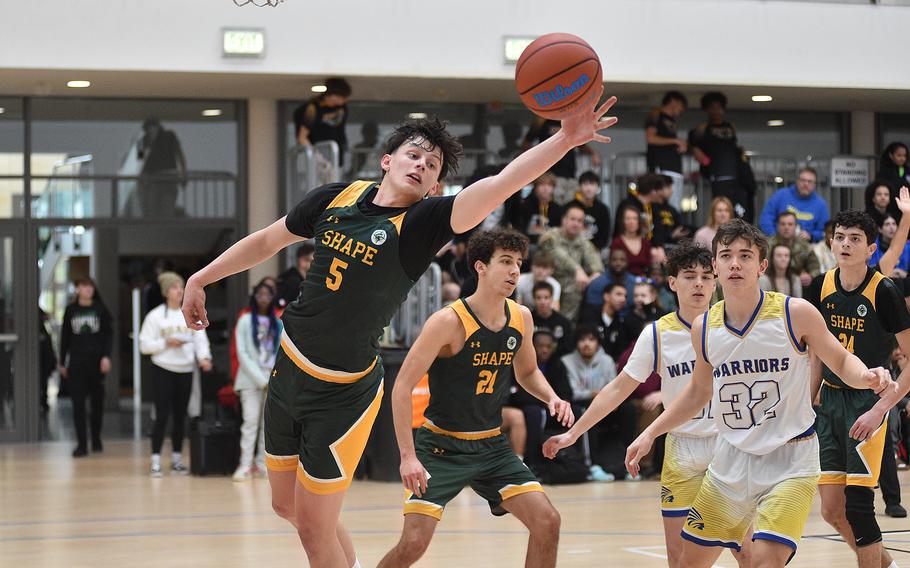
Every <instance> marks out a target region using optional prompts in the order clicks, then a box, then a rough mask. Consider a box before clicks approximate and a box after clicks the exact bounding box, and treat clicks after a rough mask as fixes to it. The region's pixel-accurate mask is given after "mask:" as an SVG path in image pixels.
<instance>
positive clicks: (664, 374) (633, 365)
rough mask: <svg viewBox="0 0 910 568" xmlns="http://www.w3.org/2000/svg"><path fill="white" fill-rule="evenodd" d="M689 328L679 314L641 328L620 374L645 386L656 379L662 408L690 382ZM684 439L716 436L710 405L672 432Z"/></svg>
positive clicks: (692, 358)
mask: <svg viewBox="0 0 910 568" xmlns="http://www.w3.org/2000/svg"><path fill="white" fill-rule="evenodd" d="M691 328H692V326H691V324H690V323H689V322H687V321H685V320H683V319H682V317H681V316H680V315H679V312H674V313H670V314H667V315H665V316H664V317H662V318H660V319H659V320H657V321H655V322H652V323H651V325H649V326H647V327H645V329H644V330H643V331H642V332H641V335H640V336H639V337H638V341H637V342H636V343H635V348H634V349H633V350H632V356H631V357H629V362H628V363H627V364H626V366H625V368H624V369H623V371H625V372H626V374H627V375H629V376H630V377H632V378H633V379H635V380H636V381H638V382H641V383H643V382H645V381H646V380H647V379H648V377H649V376H650V375H651V373H657V374H659V375H660V393H661V399H662V401H663V405H664V408H667V407H668V406H670V403H672V402H673V401H674V400H676V397H677V396H679V394H680V393H681V392H682V391H683V389H684V388H685V387H686V385H688V384H689V381H691V380H692V372H693V371H694V370H695V349H693V348H692V335H691V333H690V332H691ZM673 432H674V433H677V434H685V435H688V436H696V437H703V436H713V435H715V434H717V427H716V426H715V425H714V421H713V414H711V403H708V406H707V407H705V408H704V409H702V411H701V413H700V414H699V415H698V416H696V417H694V418H693V419H692V420H689V421H688V422H686V423H685V424H683V425H682V426H679V427H677V428H675V429H674V430H673Z"/></svg>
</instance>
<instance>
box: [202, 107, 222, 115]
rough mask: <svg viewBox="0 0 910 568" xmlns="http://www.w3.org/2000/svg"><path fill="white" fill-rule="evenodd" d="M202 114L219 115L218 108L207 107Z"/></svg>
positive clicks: (219, 110)
mask: <svg viewBox="0 0 910 568" xmlns="http://www.w3.org/2000/svg"><path fill="white" fill-rule="evenodd" d="M202 116H221V109H220V108H207V109H205V110H203V111H202Z"/></svg>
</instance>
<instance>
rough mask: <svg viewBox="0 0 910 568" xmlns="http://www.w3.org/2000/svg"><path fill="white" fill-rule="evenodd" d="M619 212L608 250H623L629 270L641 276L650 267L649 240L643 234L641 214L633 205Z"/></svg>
mask: <svg viewBox="0 0 910 568" xmlns="http://www.w3.org/2000/svg"><path fill="white" fill-rule="evenodd" d="M619 212H620V216H619V218H620V223H619V224H617V225H616V236H615V237H613V242H612V243H610V250H622V251H624V252H625V253H626V259H627V260H628V263H629V272H631V273H632V274H634V275H636V276H643V275H645V274H647V272H648V269H649V268H651V241H650V240H649V239H648V238H647V237H646V236H645V234H644V230H643V227H642V224H641V215H640V214H639V213H638V211H636V210H635V208H634V207H630V206H626V207H623V208H622V209H620V210H619Z"/></svg>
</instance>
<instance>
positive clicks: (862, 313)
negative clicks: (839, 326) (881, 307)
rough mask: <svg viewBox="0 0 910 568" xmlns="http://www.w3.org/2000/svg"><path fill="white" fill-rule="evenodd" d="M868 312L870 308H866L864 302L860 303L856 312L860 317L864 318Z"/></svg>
mask: <svg viewBox="0 0 910 568" xmlns="http://www.w3.org/2000/svg"><path fill="white" fill-rule="evenodd" d="M867 313H868V309H867V308H866V306H865V305H864V304H860V305H859V306H857V308H856V314H857V315H858V316H859V317H861V318H864V317H866V314H867Z"/></svg>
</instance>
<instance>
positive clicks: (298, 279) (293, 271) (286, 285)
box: [276, 240, 316, 308]
mask: <svg viewBox="0 0 910 568" xmlns="http://www.w3.org/2000/svg"><path fill="white" fill-rule="evenodd" d="M315 256H316V247H315V246H314V245H313V241H312V240H309V241H304V242H303V244H301V245H300V246H299V247H297V254H296V257H297V260H296V262H295V264H294V266H292V267H290V268H288V269H287V270H285V271H284V272H282V273H281V274H279V275H278V281H277V284H276V285H277V286H278V288H277V296H278V307H280V308H284V307H285V306H287V305H288V304H290V303H291V302H293V301H294V300H296V299H297V296H299V295H300V285H301V284H303V281H304V280H306V273H307V271H308V270H309V269H310V265H312V264H313V258H314V257H315Z"/></svg>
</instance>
